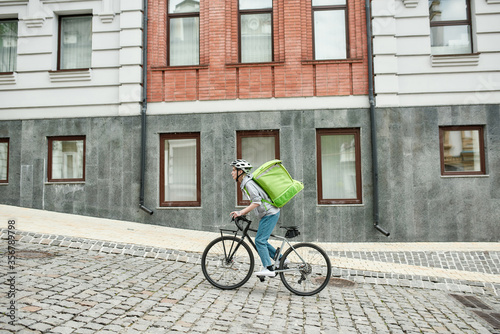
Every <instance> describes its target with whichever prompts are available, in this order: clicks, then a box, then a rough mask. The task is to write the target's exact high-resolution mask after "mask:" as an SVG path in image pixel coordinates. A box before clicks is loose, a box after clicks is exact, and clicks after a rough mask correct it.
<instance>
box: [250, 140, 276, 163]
mask: <svg viewBox="0 0 500 334" xmlns="http://www.w3.org/2000/svg"><path fill="white" fill-rule="evenodd" d="M274 141H275V138H274V137H246V138H241V156H242V159H245V160H246V161H248V162H249V163H251V164H252V166H253V167H254V169H255V168H257V167H259V166H260V165H262V164H263V163H264V162H267V161H269V160H273V159H275V157H276V153H275V149H274V148H275V146H274Z"/></svg>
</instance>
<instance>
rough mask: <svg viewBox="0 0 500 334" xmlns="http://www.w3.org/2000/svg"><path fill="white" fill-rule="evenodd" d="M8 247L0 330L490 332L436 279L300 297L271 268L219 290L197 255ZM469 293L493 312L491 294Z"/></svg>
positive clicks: (498, 305)
mask: <svg viewBox="0 0 500 334" xmlns="http://www.w3.org/2000/svg"><path fill="white" fill-rule="evenodd" d="M2 252H3V251H2ZM17 252H18V255H19V256H18V259H17V275H16V289H17V291H18V292H17V294H16V306H17V310H18V314H17V325H15V326H10V325H8V324H7V323H6V322H7V321H8V319H7V321H6V320H5V319H6V317H3V320H2V325H1V327H2V328H3V329H2V330H0V333H31V332H33V333H96V332H98V333H166V332H189V333H495V330H494V329H493V328H492V327H491V326H490V325H489V324H488V323H486V322H485V321H484V320H482V319H481V318H479V317H478V316H477V315H476V314H475V313H474V312H472V310H471V309H469V308H467V307H465V306H464V305H462V304H461V303H459V302H458V301H457V300H456V299H455V298H452V297H451V296H450V291H446V290H445V289H444V290H443V289H427V288H414V287H410V286H400V285H398V284H373V283H372V284H370V283H366V282H361V283H357V284H355V285H354V286H352V287H344V288H339V287H333V286H330V287H328V288H327V289H325V290H324V291H323V292H321V293H320V294H319V295H317V296H313V297H299V296H296V295H293V294H291V293H290V292H289V291H288V290H286V289H285V288H284V287H283V285H282V284H281V281H280V280H279V279H278V278H275V279H271V280H267V281H266V282H265V283H261V282H260V281H259V280H258V279H257V278H255V277H254V278H252V279H251V280H250V281H249V282H248V283H247V284H246V285H244V286H243V287H241V288H239V289H237V290H231V291H223V290H219V289H216V288H214V287H212V286H211V285H210V284H209V283H208V282H206V281H205V279H204V277H203V274H202V273H201V267H200V265H199V263H197V262H198V261H191V260H190V259H196V256H192V257H190V256H176V257H175V258H172V259H167V260H165V258H159V257H156V258H149V257H144V256H131V255H124V254H113V253H111V252H106V253H104V252H102V251H101V252H96V251H91V250H85V249H82V248H70V247H59V246H48V245H43V244H34V243H24V242H19V243H18V250H17ZM35 256H39V257H35ZM43 256H46V257H43ZM2 258H3V259H5V258H6V257H5V256H2ZM4 261H5V260H4ZM2 276H3V277H4V279H3V280H4V281H5V274H2ZM375 283H377V282H375ZM5 287H6V285H4V288H5ZM3 294H4V292H2V295H3ZM468 295H471V294H468ZM478 298H479V299H480V300H481V301H483V302H484V303H486V304H487V305H489V306H490V307H491V309H492V310H493V312H496V313H499V312H500V300H499V298H498V297H497V296H494V295H491V294H480V295H478ZM4 303H5V302H4V301H2V304H3V305H2V308H3V309H6V307H7V305H5V304H4Z"/></svg>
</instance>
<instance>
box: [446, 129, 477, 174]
mask: <svg viewBox="0 0 500 334" xmlns="http://www.w3.org/2000/svg"><path fill="white" fill-rule="evenodd" d="M445 131H479V159H480V162H481V170H479V171H457V172H450V171H445V164H444V141H445V134H444V133H445ZM439 152H440V164H441V175H442V176H455V175H486V158H485V147H484V127H483V126H482V125H463V126H440V127H439Z"/></svg>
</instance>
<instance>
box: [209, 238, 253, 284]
mask: <svg viewBox="0 0 500 334" xmlns="http://www.w3.org/2000/svg"><path fill="white" fill-rule="evenodd" d="M254 265H255V261H254V257H253V253H252V251H251V250H250V247H249V246H248V245H247V244H246V243H245V242H244V241H243V240H241V239H239V238H236V237H232V236H222V237H220V238H217V239H215V240H214V241H212V242H211V243H210V244H208V246H207V247H206V248H205V251H204V252H203V255H202V257H201V269H202V271H203V275H205V278H206V279H207V280H208V281H209V282H210V283H211V284H212V285H213V286H215V287H217V288H219V289H223V290H230V289H236V288H239V287H240V286H242V285H243V284H245V283H246V282H247V281H248V280H249V279H250V277H251V276H252V273H253V269H254Z"/></svg>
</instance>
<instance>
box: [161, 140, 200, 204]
mask: <svg viewBox="0 0 500 334" xmlns="http://www.w3.org/2000/svg"><path fill="white" fill-rule="evenodd" d="M169 139H174V140H175V139H195V140H196V201H166V200H165V141H166V140H169ZM200 142H201V141H200V133H199V132H180V133H179V132H175V133H162V134H160V168H159V169H160V207H200V206H201V147H200Z"/></svg>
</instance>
